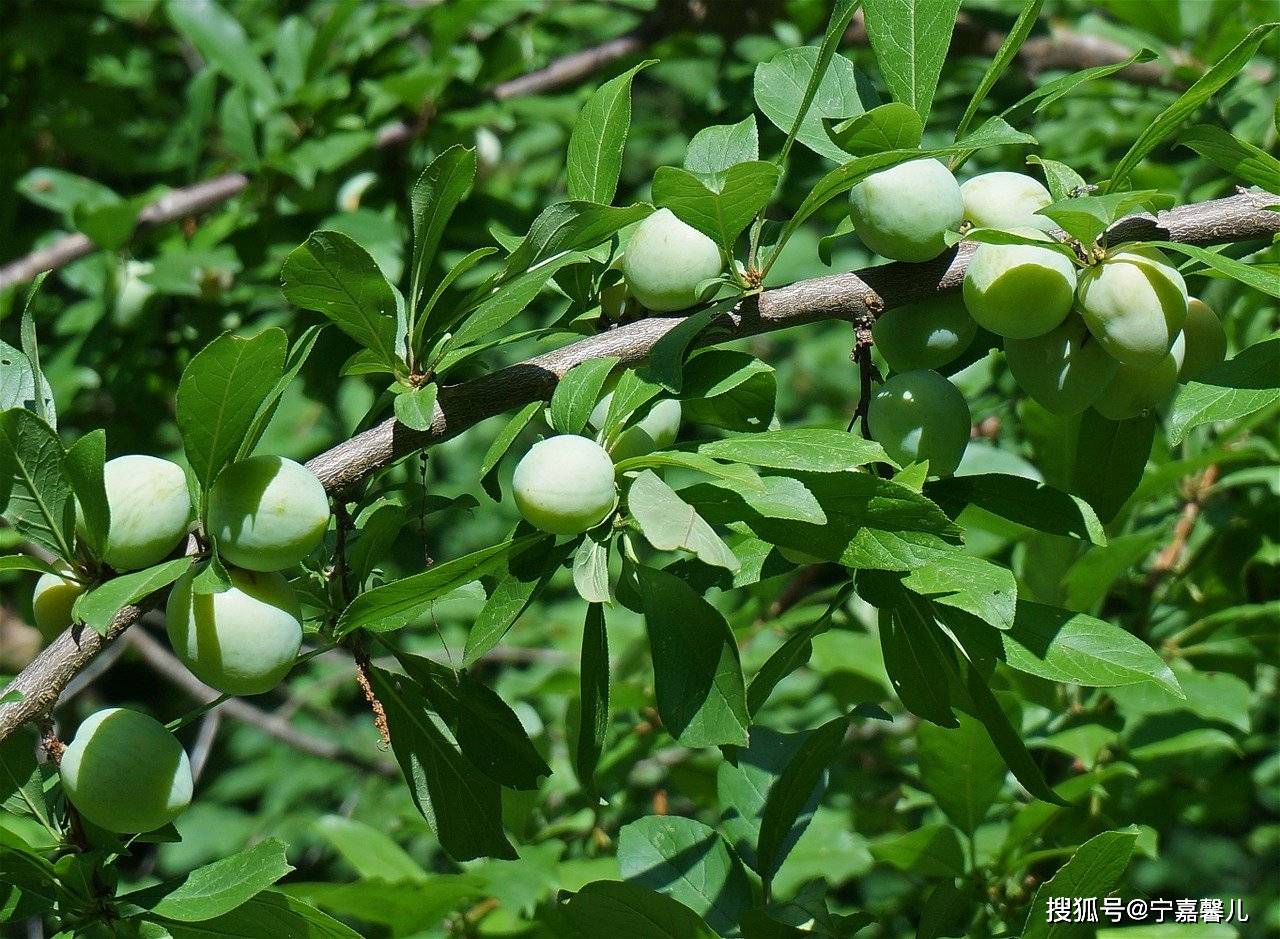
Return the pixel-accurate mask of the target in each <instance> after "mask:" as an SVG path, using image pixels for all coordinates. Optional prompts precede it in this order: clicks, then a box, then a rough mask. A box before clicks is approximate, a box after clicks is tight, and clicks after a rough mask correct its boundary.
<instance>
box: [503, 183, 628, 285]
mask: <svg viewBox="0 0 1280 939" xmlns="http://www.w3.org/2000/svg"><path fill="white" fill-rule="evenodd" d="M652 211H653V207H652V206H651V205H648V204H646V203H643V202H640V203H637V204H635V205H629V206H619V207H614V206H609V205H598V204H596V203H594V202H584V201H582V200H574V201H570V202H557V203H555V204H553V205H550V206H548V207H547V208H545V209H543V211H542V213H541V214H540V215H539V216H538V217H537V218H536V219H534V220H533V224H532V225H531V226H529V234H528V235H526V236H525V237H524V239H523V240H522V241H521V242H520V243H519V244H518V245H517V246H516V247H515V250H513V251H512V252H511V254H510V255H509V256H508V257H507V262H506V264H505V265H504V266H503V276H504V277H510V276H512V275H514V274H518V273H522V272H525V271H529V270H531V269H532V268H534V267H536V266H538V265H539V264H541V263H542V262H543V261H545V260H547V259H549V258H552V257H554V256H555V255H558V254H563V253H564V252H566V251H586V250H588V249H590V248H594V247H595V246H596V245H598V244H600V243H601V242H603V241H607V240H608V239H609V238H611V237H613V235H615V234H616V233H617V232H619V231H621V230H622V229H624V228H626V227H627V226H628V225H632V224H634V223H636V222H638V221H640V220H641V219H643V218H645V217H646V216H647V215H649V214H650V213H651V212H652Z"/></svg>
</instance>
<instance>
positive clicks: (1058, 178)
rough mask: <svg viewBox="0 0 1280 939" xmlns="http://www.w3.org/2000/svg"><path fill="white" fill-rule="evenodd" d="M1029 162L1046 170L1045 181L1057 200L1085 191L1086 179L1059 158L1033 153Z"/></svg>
mask: <svg viewBox="0 0 1280 939" xmlns="http://www.w3.org/2000/svg"><path fill="white" fill-rule="evenodd" d="M1027 162H1028V163H1033V164H1035V165H1036V166H1039V167H1040V168H1041V169H1043V170H1044V181H1045V183H1046V185H1048V187H1049V193H1050V195H1052V196H1053V199H1054V201H1055V202H1062V201H1064V200H1066V199H1070V198H1073V197H1074V196H1078V195H1080V194H1081V193H1083V192H1084V191H1085V187H1086V184H1085V181H1084V177H1082V176H1081V175H1080V174H1079V173H1077V172H1076V171H1075V170H1073V169H1072V168H1071V167H1069V166H1067V164H1065V163H1059V162H1058V161H1057V160H1046V159H1045V158H1044V157H1041V156H1037V155H1036V154H1034V153H1033V154H1031V155H1030V156H1029V157H1027Z"/></svg>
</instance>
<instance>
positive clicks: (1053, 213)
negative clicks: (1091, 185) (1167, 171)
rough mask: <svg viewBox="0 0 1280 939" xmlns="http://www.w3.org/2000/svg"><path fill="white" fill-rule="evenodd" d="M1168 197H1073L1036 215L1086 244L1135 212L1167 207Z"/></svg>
mask: <svg viewBox="0 0 1280 939" xmlns="http://www.w3.org/2000/svg"><path fill="white" fill-rule="evenodd" d="M1172 204H1173V200H1172V198H1171V197H1169V196H1167V195H1165V194H1162V193H1160V192H1159V191H1158V190H1155V189H1143V190H1141V191H1138V192H1113V193H1109V194H1108V195H1104V196H1073V197H1068V198H1065V199H1062V200H1061V201H1059V202H1054V203H1052V204H1050V205H1046V206H1045V207H1044V208H1042V209H1038V210H1037V212H1036V214H1037V215H1043V216H1045V217H1046V218H1050V219H1053V221H1055V222H1057V223H1058V225H1059V226H1061V227H1062V229H1063V230H1064V231H1066V232H1067V234H1069V235H1071V236H1072V237H1073V238H1076V239H1077V240H1079V241H1080V242H1082V243H1083V244H1086V245H1091V244H1093V243H1094V242H1095V241H1097V240H1098V238H1099V237H1101V235H1102V233H1103V232H1104V231H1106V230H1107V228H1108V227H1110V225H1111V223H1112V222H1115V221H1116V220H1117V219H1120V218H1123V217H1124V216H1126V215H1128V214H1129V213H1130V212H1132V211H1133V210H1134V209H1138V208H1148V207H1157V206H1159V207H1164V208H1167V207H1168V206H1169V205H1172Z"/></svg>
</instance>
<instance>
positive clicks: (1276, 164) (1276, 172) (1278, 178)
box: [1178, 124, 1280, 193]
mask: <svg viewBox="0 0 1280 939" xmlns="http://www.w3.org/2000/svg"><path fill="white" fill-rule="evenodd" d="M1178 143H1180V144H1182V145H1183V146H1184V147H1190V148H1191V149H1192V150H1194V151H1195V152H1196V153H1198V154H1200V155H1201V156H1202V157H1204V158H1205V159H1206V160H1208V161H1209V162H1211V163H1213V164H1215V165H1217V166H1219V167H1221V168H1222V169H1224V170H1226V171H1227V172H1228V173H1230V174H1232V175H1233V176H1235V177H1237V178H1239V179H1242V180H1244V181H1245V182H1247V183H1252V184H1253V185H1255V186H1261V187H1262V188H1263V189H1265V190H1267V191H1268V192H1271V193H1275V192H1280V160H1277V159H1276V158H1275V157H1274V156H1272V155H1271V154H1270V153H1267V151H1265V150H1263V149H1261V148H1259V147H1255V146H1254V145H1253V144H1251V143H1249V142H1248V141H1247V140H1241V139H1240V138H1239V137H1236V136H1235V135H1234V134H1232V133H1230V132H1229V131H1226V130H1223V129H1222V128H1221V127H1215V126H1214V125H1213V124H1197V125H1195V126H1194V127H1188V128H1187V129H1186V130H1184V131H1183V132H1182V133H1181V134H1179V135H1178Z"/></svg>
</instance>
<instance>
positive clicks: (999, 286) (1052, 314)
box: [964, 229, 1076, 339]
mask: <svg viewBox="0 0 1280 939" xmlns="http://www.w3.org/2000/svg"><path fill="white" fill-rule="evenodd" d="M1019 233H1020V234H1023V235H1028V236H1032V237H1037V238H1043V239H1045V240H1047V237H1046V236H1044V235H1043V234H1041V233H1039V232H1035V231H1034V230H1032V229H1021V230H1020V232H1019ZM1075 289H1076V269H1075V265H1073V264H1072V263H1071V260H1070V259H1069V258H1067V257H1066V256H1065V255H1063V254H1061V253H1059V252H1058V251H1054V250H1053V249H1051V248H1041V247H1038V246H1036V245H997V244H980V245H978V248H977V250H976V251H974V252H973V257H972V258H971V259H970V260H969V267H968V268H967V269H966V271H965V275H964V303H965V306H966V307H967V308H968V310H969V315H970V316H972V317H973V318H974V320H976V321H977V323H978V325H979V326H981V327H983V328H984V329H988V330H990V331H991V332H993V333H995V334H996V335H997V336H1003V337H1004V338H1006V339H1031V338H1033V337H1035V336H1043V335H1044V334H1045V333H1047V332H1048V331H1049V330H1051V329H1053V328H1054V327H1055V326H1057V325H1058V324H1059V323H1061V322H1062V321H1063V320H1064V319H1066V318H1067V314H1068V313H1070V312H1071V303H1072V301H1073V299H1074V297H1075Z"/></svg>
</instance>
